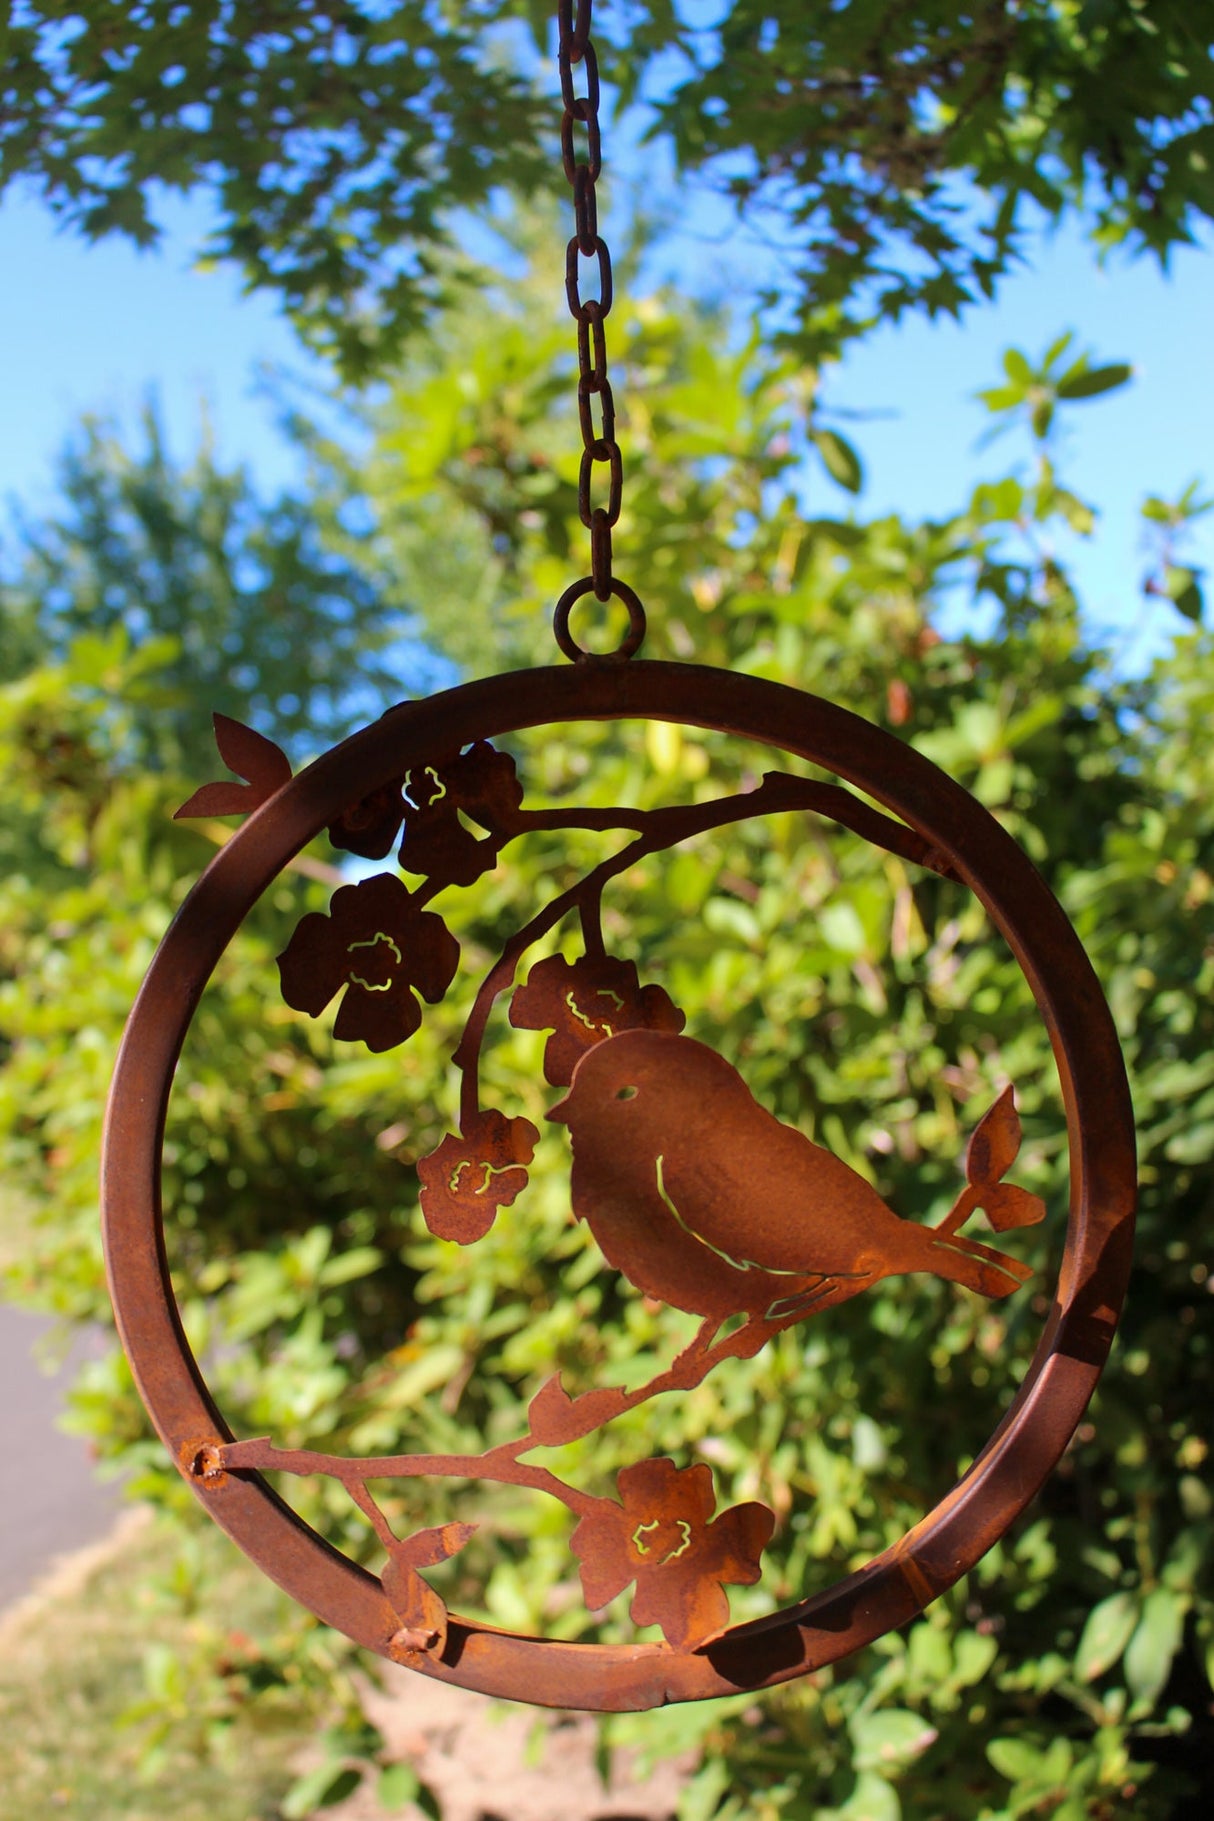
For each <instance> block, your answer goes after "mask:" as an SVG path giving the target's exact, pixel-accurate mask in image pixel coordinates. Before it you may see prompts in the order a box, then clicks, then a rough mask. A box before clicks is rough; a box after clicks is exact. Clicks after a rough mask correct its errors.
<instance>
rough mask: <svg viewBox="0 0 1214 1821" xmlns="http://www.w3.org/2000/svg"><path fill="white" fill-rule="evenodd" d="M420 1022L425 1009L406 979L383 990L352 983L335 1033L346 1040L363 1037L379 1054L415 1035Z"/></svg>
mask: <svg viewBox="0 0 1214 1821" xmlns="http://www.w3.org/2000/svg"><path fill="white" fill-rule="evenodd" d="M421 1021H422V1008H421V1006H420V1005H419V1004H418V1003H417V1000H416V998H415V997H414V995H413V994H412V993H411V992H410V991H409V988H408V986H407V984H406V983H405V982H403V981H401V982H399V983H398V984H397V985H396V986H394V987H392V988H391V989H390V990H389V991H387V992H383V993H376V992H369V991H368V990H367V988H366V987H362V986H356V985H354V984H351V985H350V986H349V987H348V988H347V989H346V996H345V998H344V999H343V1000H342V1002H341V1004H340V1006H339V1007H338V1008H337V1017H336V1019H335V1020H334V1023H333V1035H334V1036H335V1037H339V1038H340V1039H341V1040H342V1042H343V1043H348V1042H353V1041H356V1040H358V1039H361V1040H362V1042H363V1043H365V1044H366V1046H367V1048H368V1049H369V1050H371V1051H373V1052H374V1054H375V1055H377V1056H378V1055H382V1053H383V1052H384V1050H392V1049H395V1048H396V1046H397V1044H398V1043H403V1042H404V1041H405V1039H406V1037H412V1035H413V1033H414V1031H415V1030H417V1029H418V1027H419V1026H420V1024H421Z"/></svg>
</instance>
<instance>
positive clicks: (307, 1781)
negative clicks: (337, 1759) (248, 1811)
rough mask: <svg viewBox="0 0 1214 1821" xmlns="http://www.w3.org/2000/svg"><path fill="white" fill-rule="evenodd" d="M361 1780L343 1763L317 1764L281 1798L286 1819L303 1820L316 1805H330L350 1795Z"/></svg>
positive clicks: (312, 1813) (358, 1773) (325, 1806)
mask: <svg viewBox="0 0 1214 1821" xmlns="http://www.w3.org/2000/svg"><path fill="white" fill-rule="evenodd" d="M361 1782H362V1772H361V1771H359V1770H354V1769H353V1768H352V1767H351V1766H349V1765H346V1764H318V1765H317V1766H316V1769H315V1770H310V1771H308V1772H307V1774H306V1775H305V1776H302V1777H301V1778H300V1779H299V1781H298V1783H293V1784H292V1785H291V1788H290V1789H289V1790H288V1791H287V1793H286V1795H285V1796H284V1797H283V1799H282V1812H283V1815H284V1816H285V1818H286V1821H307V1817H308V1816H309V1815H314V1814H315V1813H316V1811H317V1809H318V1808H332V1807H333V1806H334V1805H335V1804H336V1803H338V1802H344V1801H345V1799H346V1797H347V1796H349V1795H353V1793H354V1791H355V1790H356V1789H357V1788H358V1786H359V1784H360V1783H361Z"/></svg>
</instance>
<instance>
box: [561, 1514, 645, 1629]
mask: <svg viewBox="0 0 1214 1821" xmlns="http://www.w3.org/2000/svg"><path fill="white" fill-rule="evenodd" d="M628 1524H629V1519H628V1516H627V1514H626V1513H625V1512H624V1511H622V1510H621V1509H620V1507H619V1506H618V1505H617V1504H616V1502H615V1500H614V1499H600V1500H599V1501H598V1503H597V1505H596V1507H595V1510H594V1511H593V1512H591V1513H590V1514H589V1515H588V1516H586V1517H584V1518H582V1519H581V1521H580V1522H579V1523H578V1525H577V1528H576V1529H575V1530H574V1533H573V1535H572V1536H571V1537H570V1539H569V1547H570V1548H571V1549H572V1551H573V1553H574V1555H575V1556H577V1558H578V1573H579V1575H580V1576H581V1581H582V1598H583V1599H584V1600H585V1602H586V1604H587V1606H588V1607H589V1608H590V1610H591V1612H599V1611H601V1610H602V1608H603V1607H604V1606H608V1605H610V1603H611V1601H612V1600H614V1599H615V1597H616V1595H617V1594H620V1593H623V1591H624V1589H625V1587H627V1586H628V1585H629V1583H630V1582H631V1581H633V1580H635V1579H636V1564H635V1563H634V1562H633V1561H632V1559H631V1557H630V1555H629V1552H628V1534H629V1532H628Z"/></svg>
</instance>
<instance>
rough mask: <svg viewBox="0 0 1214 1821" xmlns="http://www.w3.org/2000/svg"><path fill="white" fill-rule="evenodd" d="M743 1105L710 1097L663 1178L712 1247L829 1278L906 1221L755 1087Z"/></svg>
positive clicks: (670, 1149)
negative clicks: (771, 1108) (762, 1101)
mask: <svg viewBox="0 0 1214 1821" xmlns="http://www.w3.org/2000/svg"><path fill="white" fill-rule="evenodd" d="M747 1103H748V1104H745V1105H744V1106H741V1107H739V1105H738V1104H737V1100H736V1096H733V1097H731V1099H730V1101H729V1103H728V1104H724V1105H723V1104H717V1105H716V1106H715V1107H714V1105H713V1101H712V1098H710V1099H709V1100H708V1101H707V1102H706V1103H705V1104H704V1106H703V1107H702V1108H701V1109H699V1110H697V1113H696V1115H695V1117H694V1118H693V1119H692V1120H691V1121H689V1124H688V1128H687V1129H685V1130H684V1131H682V1132H680V1133H679V1134H678V1135H677V1139H676V1140H675V1141H674V1142H672V1143H671V1144H670V1145H668V1146H667V1147H666V1149H667V1155H665V1156H664V1158H663V1182H664V1184H665V1188H666V1192H667V1194H668V1195H669V1197H670V1199H671V1201H672V1202H673V1204H674V1206H675V1207H676V1208H677V1209H678V1211H679V1214H680V1217H681V1218H682V1219H683V1220H684V1222H685V1223H686V1224H687V1225H688V1226H690V1227H691V1228H692V1230H693V1231H694V1232H695V1233H696V1234H697V1235H698V1236H699V1238H700V1239H701V1240H702V1241H703V1242H704V1244H705V1245H708V1246H710V1247H712V1248H713V1249H714V1250H716V1251H719V1252H723V1253H725V1254H726V1255H727V1256H728V1257H730V1258H733V1259H736V1260H738V1261H739V1262H743V1261H744V1262H746V1263H749V1264H752V1265H759V1266H761V1267H762V1268H763V1269H764V1270H767V1271H793V1272H804V1273H806V1274H809V1273H813V1272H820V1273H822V1274H823V1275H825V1276H834V1275H836V1274H843V1273H845V1272H847V1271H848V1270H850V1269H852V1268H853V1267H854V1265H855V1263H856V1260H857V1259H858V1258H859V1257H860V1256H861V1255H862V1254H863V1253H869V1254H871V1253H872V1252H874V1251H876V1252H880V1251H881V1250H882V1236H883V1232H884V1233H885V1234H886V1235H888V1232H889V1228H890V1223H891V1222H892V1223H894V1224H895V1225H896V1226H898V1227H900V1226H901V1222H899V1221H897V1217H896V1216H895V1215H894V1214H892V1213H891V1212H890V1210H889V1209H888V1208H887V1207H886V1205H885V1203H884V1202H883V1201H882V1199H881V1197H880V1196H879V1195H878V1194H877V1191H876V1190H875V1189H874V1188H873V1186H872V1184H871V1183H868V1182H866V1181H865V1180H864V1178H863V1177H862V1176H859V1175H857V1173H856V1172H855V1170H853V1169H851V1168H850V1167H849V1166H848V1165H847V1164H845V1163H843V1162H842V1161H841V1160H840V1159H839V1158H838V1157H835V1156H833V1155H832V1153H831V1152H830V1151H825V1150H823V1149H822V1147H821V1146H820V1145H816V1144H813V1143H811V1141H810V1140H809V1139H808V1138H806V1136H805V1134H804V1133H803V1132H798V1131H796V1130H795V1129H794V1128H793V1127H792V1126H786V1125H784V1124H783V1123H782V1122H781V1121H780V1120H778V1119H776V1118H775V1117H774V1116H773V1115H772V1114H771V1113H769V1112H768V1111H767V1110H766V1108H765V1107H761V1106H760V1105H759V1103H758V1102H757V1101H756V1100H755V1099H754V1098H753V1096H751V1095H750V1093H749V1090H748V1091H747Z"/></svg>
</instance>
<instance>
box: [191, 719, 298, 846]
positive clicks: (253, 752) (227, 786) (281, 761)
mask: <svg viewBox="0 0 1214 1821" xmlns="http://www.w3.org/2000/svg"><path fill="white" fill-rule="evenodd" d="M211 719H212V721H213V723H214V727H215V744H216V746H217V747H218V748H219V756H220V758H221V759H222V760H223V762H224V764H225V765H226V766H227V767H228V769H229V770H230V771H234V772H235V773H236V775H237V777H238V778H244V779H246V780H247V782H246V783H244V784H233V783H232V782H231V781H230V780H223V781H220V782H218V783H215V784H204V785H202V786H201V788H200V789H198V790H196V791H195V792H194V795H193V796H192V797H190V798H188V799H187V801H186V802H184V803H183V804H182V806H181V808H180V809H179V810H177V811H176V812H175V813H174V816H173V820H174V821H175V822H180V821H184V820H186V819H187V818H190V817H194V816H247V815H250V814H251V813H252V811H253V810H255V809H259V808H260V807H261V805H262V804H263V803H265V802H268V800H269V799H270V798H271V797H272V796H273V795H274V792H275V791H276V790H281V788H282V786H283V785H284V784H288V783H289V782H290V780H291V761H290V760H289V759H288V757H287V755H286V753H285V752H284V751H283V750H282V747H281V746H276V745H275V744H274V741H273V740H268V739H267V738H266V736H265V734H263V733H258V732H257V731H256V729H255V728H252V727H246V726H245V724H244V722H243V721H234V720H233V719H232V718H231V716H230V715H226V714H218V713H216V714H214V715H212V716H211Z"/></svg>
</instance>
